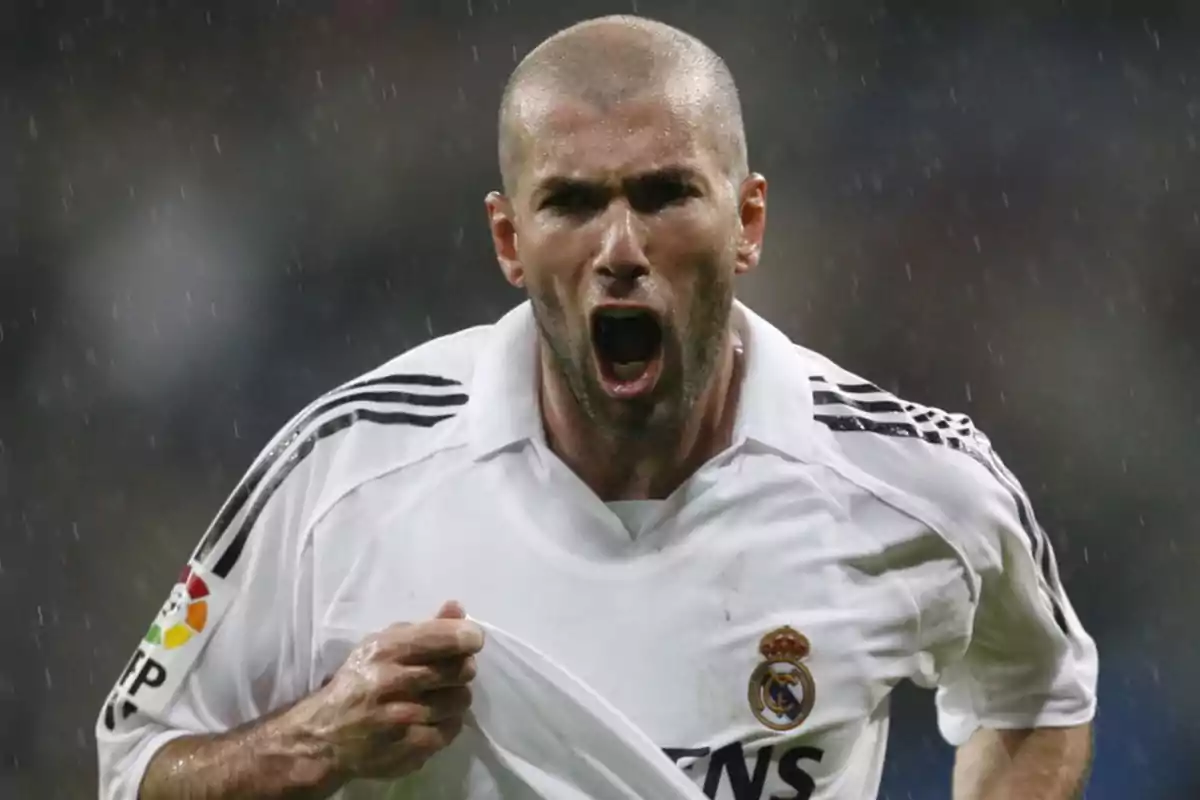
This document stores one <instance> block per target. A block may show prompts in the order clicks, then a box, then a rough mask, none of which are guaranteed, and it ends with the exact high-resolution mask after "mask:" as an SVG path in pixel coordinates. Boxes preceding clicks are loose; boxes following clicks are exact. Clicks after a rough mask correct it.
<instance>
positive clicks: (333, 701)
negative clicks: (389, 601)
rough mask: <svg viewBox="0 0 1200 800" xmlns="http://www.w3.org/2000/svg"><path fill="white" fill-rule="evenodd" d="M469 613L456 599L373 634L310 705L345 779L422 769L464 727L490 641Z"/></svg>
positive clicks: (312, 725) (310, 716) (309, 715)
mask: <svg viewBox="0 0 1200 800" xmlns="http://www.w3.org/2000/svg"><path fill="white" fill-rule="evenodd" d="M465 616H466V615H465V614H464V612H463V610H462V608H461V607H460V606H459V605H458V604H457V603H454V602H449V603H446V604H445V605H444V606H442V609H441V611H439V612H438V615H437V617H436V618H435V619H432V620H428V621H426V622H419V623H415V624H409V623H400V624H396V625H392V626H391V627H388V628H385V629H384V630H382V631H379V632H378V633H375V634H372V635H371V636H368V637H367V638H366V639H365V640H363V641H362V642H361V643H360V644H359V645H358V646H357V647H356V648H355V649H354V650H353V651H352V652H351V653H350V656H349V657H348V658H347V659H346V662H345V663H344V664H343V665H342V666H341V667H340V668H339V669H338V671H337V672H335V673H334V674H333V676H332V677H331V678H330V679H329V680H328V681H327V682H326V683H325V685H324V686H322V687H321V689H319V690H318V691H316V692H314V693H313V694H312V695H310V696H309V697H308V698H307V699H306V700H305V701H304V702H303V703H302V705H303V706H304V711H303V716H304V717H306V719H305V727H306V728H308V729H309V730H310V731H312V732H313V733H314V734H315V735H316V737H317V738H318V739H319V740H320V741H321V742H322V743H323V744H324V746H325V747H326V748H328V750H329V753H330V755H331V757H332V759H333V764H334V765H335V771H336V772H337V774H338V776H339V778H340V779H341V780H340V781H339V782H341V781H348V780H353V779H355V778H398V777H401V776H404V775H407V774H409V773H412V772H415V771H416V770H418V769H420V768H421V765H422V764H424V763H425V761H426V760H427V759H428V758H429V757H430V756H432V755H433V754H434V753H436V752H438V751H439V750H441V749H442V748H444V747H446V745H448V744H450V742H451V741H453V740H454V737H455V736H457V735H458V733H459V731H460V730H462V724H463V714H464V713H465V712H466V711H467V709H468V708H469V707H470V705H471V690H470V688H469V684H470V682H471V679H472V678H474V677H475V658H474V655H475V654H476V653H478V652H479V651H480V649H481V648H482V647H483V631H482V630H481V629H480V628H479V626H478V625H476V624H475V623H473V622H469V621H468V620H466V619H465ZM295 710H296V711H300V708H297V709H295Z"/></svg>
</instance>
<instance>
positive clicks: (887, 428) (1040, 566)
mask: <svg viewBox="0 0 1200 800" xmlns="http://www.w3.org/2000/svg"><path fill="white" fill-rule="evenodd" d="M918 416H919V417H920V418H921V421H922V422H923V423H925V424H928V423H929V422H931V421H932V422H933V424H934V426H935V427H936V428H938V429H941V430H940V431H939V430H930V429H928V428H924V427H918V426H917V425H914V424H912V423H909V422H881V421H879V420H874V419H869V418H867V417H857V416H851V415H828V414H814V415H813V419H815V420H816V421H817V422H819V423H821V424H822V425H825V426H826V427H828V428H829V429H830V430H833V431H837V432H839V433H851V432H863V433H873V434H876V435H879V436H890V437H895V438H907V439H921V440H923V441H926V442H929V443H930V444H938V445H944V446H946V447H949V448H951V449H952V450H958V451H960V452H963V453H965V454H967V455H969V456H971V457H972V458H973V459H975V461H976V462H978V463H979V464H980V465H981V466H983V467H984V468H985V469H986V470H987V471H988V472H989V473H990V474H991V476H992V478H993V480H995V481H996V482H998V483H999V484H1000V486H1002V487H1003V488H1004V490H1005V492H1007V493H1008V495H1009V496H1010V497H1011V498H1012V501H1013V504H1014V505H1015V506H1016V509H1017V518H1018V520H1019V521H1020V523H1021V531H1022V533H1023V534H1024V535H1025V538H1026V539H1027V540H1028V542H1029V549H1030V557H1031V558H1032V559H1033V563H1034V566H1035V568H1036V570H1037V572H1038V575H1039V577H1040V578H1041V580H1042V582H1043V584H1044V585H1045V587H1046V588H1047V590H1048V592H1047V593H1048V594H1049V597H1050V605H1051V607H1052V610H1053V613H1054V621H1055V623H1056V624H1057V625H1058V626H1059V628H1060V629H1061V630H1062V631H1063V633H1065V634H1067V635H1070V633H1071V631H1070V628H1069V626H1068V625H1067V620H1066V615H1065V614H1064V613H1063V610H1062V604H1061V602H1060V601H1059V597H1058V590H1057V588H1056V587H1055V585H1054V581H1053V576H1052V572H1051V569H1050V548H1049V546H1047V545H1046V543H1045V542H1044V540H1043V536H1044V534H1043V533H1042V532H1041V529H1040V528H1039V527H1038V526H1037V523H1036V522H1035V521H1034V519H1033V512H1032V509H1031V508H1030V506H1029V502H1028V500H1027V499H1026V498H1025V496H1024V494H1023V493H1022V492H1021V491H1020V490H1019V489H1018V488H1017V487H1018V485H1019V484H1016V483H1015V479H1012V478H1011V476H1008V477H1006V475H1007V470H1004V469H1002V468H1001V467H999V466H998V464H997V462H998V459H997V458H996V456H995V454H994V453H992V452H991V450H990V448H988V450H987V452H979V448H978V447H971V446H968V445H967V444H966V442H968V441H971V440H972V439H973V437H974V432H973V431H972V430H971V429H970V428H959V429H958V430H956V431H954V432H953V433H951V432H949V431H947V430H946V429H947V428H949V427H950V423H949V422H948V421H947V418H946V417H945V416H944V415H943V414H942V413H941V412H937V411H936V410H932V409H929V410H926V411H925V412H924V413H922V414H920V415H918ZM917 418H918V417H914V418H913V419H917ZM956 421H957V422H961V421H962V420H961V419H960V420H956Z"/></svg>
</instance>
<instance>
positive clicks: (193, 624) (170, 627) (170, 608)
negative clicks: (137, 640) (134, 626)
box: [146, 567, 208, 650]
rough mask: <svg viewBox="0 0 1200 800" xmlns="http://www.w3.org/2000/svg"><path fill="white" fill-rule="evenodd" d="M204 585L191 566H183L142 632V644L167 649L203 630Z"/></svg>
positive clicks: (180, 643)
mask: <svg viewBox="0 0 1200 800" xmlns="http://www.w3.org/2000/svg"><path fill="white" fill-rule="evenodd" d="M206 597H208V586H206V585H205V583H204V581H203V580H201V578H200V576H199V575H196V574H194V573H193V572H192V569H191V567H184V570H183V574H181V575H180V576H179V582H178V583H176V584H175V587H174V588H173V589H171V596H170V597H168V598H167V602H166V603H164V604H163V607H162V610H161V611H159V612H158V617H156V618H155V620H154V624H153V625H151V626H150V630H149V631H147V632H146V643H147V644H153V645H159V646H161V647H164V648H166V649H167V650H173V649H175V648H176V647H181V646H183V645H184V644H186V643H187V642H188V640H189V639H191V638H192V637H193V636H195V635H196V634H198V633H200V632H201V631H202V630H204V626H205V624H207V622H208V602H207V601H206V600H205V599H204V598H206Z"/></svg>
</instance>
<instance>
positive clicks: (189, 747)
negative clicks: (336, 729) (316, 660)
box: [138, 701, 342, 800]
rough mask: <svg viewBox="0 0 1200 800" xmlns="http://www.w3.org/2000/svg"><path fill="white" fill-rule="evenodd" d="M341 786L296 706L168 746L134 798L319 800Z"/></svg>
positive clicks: (325, 748) (154, 761)
mask: <svg viewBox="0 0 1200 800" xmlns="http://www.w3.org/2000/svg"><path fill="white" fill-rule="evenodd" d="M301 702H302V703H303V701H301ZM341 783H342V781H341V779H340V778H339V776H338V775H337V773H336V770H335V768H334V759H333V756H332V753H331V752H330V749H329V748H328V746H327V745H326V744H325V743H324V742H323V741H322V740H321V738H320V737H319V736H318V735H317V733H316V732H315V731H313V730H312V729H311V727H310V726H309V725H306V724H305V715H304V713H303V708H302V706H300V705H298V706H293V707H291V708H288V709H285V710H282V711H279V712H276V713H274V714H271V715H269V716H266V717H263V718H262V719H259V720H256V721H254V722H251V723H248V724H246V725H243V726H240V727H238V728H235V729H233V730H231V731H228V732H225V733H220V734H212V735H198V736H184V737H182V738H179V739H175V740H173V741H171V742H169V743H167V744H166V745H164V746H163V748H162V749H161V750H160V751H159V752H158V753H156V754H155V756H154V758H153V759H152V760H151V762H150V765H149V767H148V768H147V769H146V774H145V776H144V777H143V778H142V784H141V790H140V792H139V794H138V798H139V800H168V798H169V799H170V800H234V799H235V798H236V799H237V800H241V799H242V798H247V799H248V798H262V799H263V800H319V799H320V798H326V797H328V796H329V795H331V794H332V793H333V792H334V791H336V790H337V789H338V787H339V786H340V785H341Z"/></svg>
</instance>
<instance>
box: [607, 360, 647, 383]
mask: <svg viewBox="0 0 1200 800" xmlns="http://www.w3.org/2000/svg"><path fill="white" fill-rule="evenodd" d="M612 371H613V375H614V376H616V378H617V380H619V381H632V380H636V379H637V378H640V377H642V375H643V373H645V372H646V362H645V361H626V362H623V363H621V364H613V365H612Z"/></svg>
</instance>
